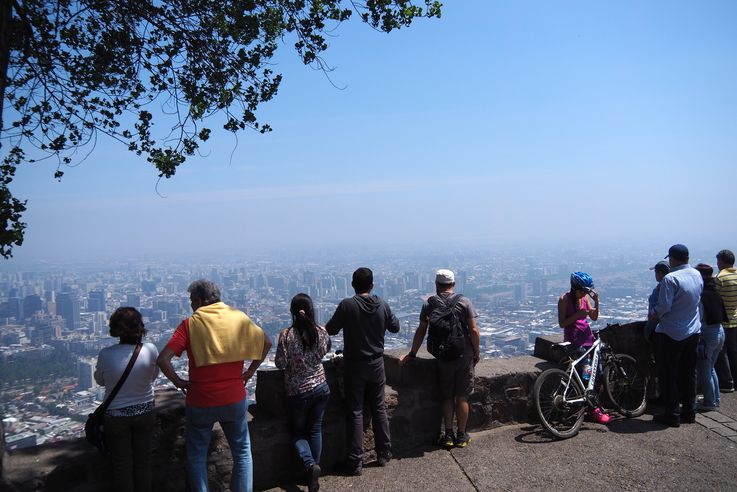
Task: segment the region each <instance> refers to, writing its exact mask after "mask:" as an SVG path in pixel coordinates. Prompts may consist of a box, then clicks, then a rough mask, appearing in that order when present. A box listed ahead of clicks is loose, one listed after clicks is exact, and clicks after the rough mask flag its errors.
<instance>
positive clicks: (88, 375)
mask: <svg viewBox="0 0 737 492" xmlns="http://www.w3.org/2000/svg"><path fill="white" fill-rule="evenodd" d="M77 373H78V375H77V389H81V390H88V389H90V388H94V387H95V386H97V383H95V363H94V362H91V361H89V360H84V359H79V361H78V362H77Z"/></svg>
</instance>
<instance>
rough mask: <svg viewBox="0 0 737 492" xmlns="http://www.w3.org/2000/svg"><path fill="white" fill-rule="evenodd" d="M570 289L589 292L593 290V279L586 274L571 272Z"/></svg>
mask: <svg viewBox="0 0 737 492" xmlns="http://www.w3.org/2000/svg"><path fill="white" fill-rule="evenodd" d="M571 287H573V288H578V289H584V290H586V291H589V290H591V289H593V288H594V279H593V278H591V275H589V274H588V273H586V272H573V273H572V274H571Z"/></svg>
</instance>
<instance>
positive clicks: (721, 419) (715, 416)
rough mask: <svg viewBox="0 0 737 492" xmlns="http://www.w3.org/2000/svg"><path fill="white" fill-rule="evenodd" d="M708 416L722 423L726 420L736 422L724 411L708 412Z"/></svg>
mask: <svg viewBox="0 0 737 492" xmlns="http://www.w3.org/2000/svg"><path fill="white" fill-rule="evenodd" d="M705 415H706V416H707V417H709V418H710V419H711V420H714V421H715V422H719V423H720V424H723V423H725V422H734V420H732V419H731V418H729V417H727V416H726V415H724V414H723V413H720V412H716V411H715V412H707V413H706V414H705Z"/></svg>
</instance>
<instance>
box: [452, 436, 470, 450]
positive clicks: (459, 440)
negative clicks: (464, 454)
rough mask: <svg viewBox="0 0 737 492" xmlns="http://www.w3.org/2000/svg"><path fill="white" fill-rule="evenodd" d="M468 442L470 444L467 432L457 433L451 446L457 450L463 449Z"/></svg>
mask: <svg viewBox="0 0 737 492" xmlns="http://www.w3.org/2000/svg"><path fill="white" fill-rule="evenodd" d="M469 442H471V436H469V435H468V432H459V433H458V436H456V439H455V442H454V443H453V445H454V446H455V447H457V448H465V447H466V446H468V443H469Z"/></svg>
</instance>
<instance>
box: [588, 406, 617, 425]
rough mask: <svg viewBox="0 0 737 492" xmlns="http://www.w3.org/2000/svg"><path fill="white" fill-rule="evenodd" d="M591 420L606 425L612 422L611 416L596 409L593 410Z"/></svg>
mask: <svg viewBox="0 0 737 492" xmlns="http://www.w3.org/2000/svg"><path fill="white" fill-rule="evenodd" d="M591 418H592V419H593V420H594V422H598V423H600V424H605V425H606V424H608V423H609V421H610V420H612V418H611V417H610V416H609V414H608V413H605V412H604V411H602V409H601V408H594V409H593V410H591Z"/></svg>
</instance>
